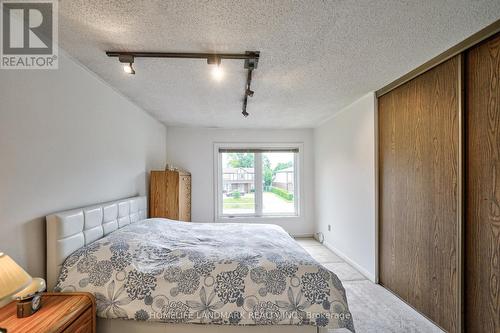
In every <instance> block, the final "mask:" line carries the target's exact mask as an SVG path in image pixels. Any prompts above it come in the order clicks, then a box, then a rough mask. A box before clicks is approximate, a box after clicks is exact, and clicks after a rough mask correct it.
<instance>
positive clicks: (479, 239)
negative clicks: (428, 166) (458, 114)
mask: <svg viewBox="0 0 500 333" xmlns="http://www.w3.org/2000/svg"><path fill="white" fill-rule="evenodd" d="M466 68H467V69H466V73H467V81H466V82H467V85H466V89H467V103H466V105H467V113H466V115H467V116H466V117H467V118H466V123H467V125H466V126H467V158H466V167H467V203H466V210H467V215H466V216H467V218H466V226H465V253H466V256H465V326H466V329H467V331H468V332H500V36H497V37H496V38H493V39H491V40H489V41H487V42H485V43H483V44H481V45H479V46H476V47H474V48H472V49H471V50H469V51H468V54H467V66H466Z"/></svg>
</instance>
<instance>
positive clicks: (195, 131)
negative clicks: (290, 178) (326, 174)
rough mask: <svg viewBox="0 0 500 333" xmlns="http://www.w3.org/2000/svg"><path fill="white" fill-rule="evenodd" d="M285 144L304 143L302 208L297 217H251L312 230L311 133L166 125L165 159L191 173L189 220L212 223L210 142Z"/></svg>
mask: <svg viewBox="0 0 500 333" xmlns="http://www.w3.org/2000/svg"><path fill="white" fill-rule="evenodd" d="M216 142H230V143H240V142H244V143H252V142H265V143H287V142H294V143H297V142H301V143H303V144H304V152H303V161H304V163H303V164H304V165H302V173H303V175H304V178H303V181H302V184H301V185H302V187H303V196H302V199H303V202H304V204H303V207H302V210H301V212H302V217H300V218H272V219H269V218H268V219H263V220H260V219H252V221H253V222H256V223H262V222H264V223H274V224H278V225H280V226H282V227H283V228H284V229H285V230H286V231H288V232H289V233H291V234H293V235H312V234H313V233H314V164H313V163H314V157H313V153H314V151H313V149H314V147H313V132H312V130H311V129H301V130H249V129H238V130H229V129H210V128H183V127H168V130H167V156H168V162H169V163H171V164H173V165H175V166H177V167H181V168H183V169H186V170H188V171H190V172H191V175H192V205H191V207H192V220H193V221H197V222H212V221H214V219H215V207H214V205H215V203H214V200H215V198H214V143H216Z"/></svg>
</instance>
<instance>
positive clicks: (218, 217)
mask: <svg viewBox="0 0 500 333" xmlns="http://www.w3.org/2000/svg"><path fill="white" fill-rule="evenodd" d="M221 148H224V149H269V150H273V149H276V150H279V149H298V150H299V152H298V153H296V154H295V159H294V182H295V184H294V187H295V188H294V205H295V213H294V214H289V213H282V214H277V213H274V214H263V212H262V205H261V203H262V192H263V191H262V189H261V188H260V186H257V185H258V184H262V155H261V154H255V160H254V170H255V179H254V182H255V214H236V215H224V214H223V201H224V199H223V193H222V192H223V191H222V190H223V185H222V184H223V179H222V178H223V174H222V168H223V166H222V155H221V154H220V153H219V149H221ZM303 156H304V144H303V143H302V142H298V143H297V142H291V143H227V142H216V143H214V198H215V200H214V203H215V207H214V211H215V221H217V222H228V221H229V220H230V221H241V222H244V221H245V220H248V221H255V220H267V219H276V218H286V219H287V220H290V221H291V220H294V219H297V218H301V217H302V213H303V212H302V207H303V206H304V203H303V200H302V198H303V195H302V189H303V186H302V180H303V174H302V165H303Z"/></svg>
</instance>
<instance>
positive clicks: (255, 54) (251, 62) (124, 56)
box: [106, 51, 260, 118]
mask: <svg viewBox="0 0 500 333" xmlns="http://www.w3.org/2000/svg"><path fill="white" fill-rule="evenodd" d="M106 55H107V56H108V57H117V58H118V60H119V61H120V62H121V63H123V64H124V66H123V69H124V71H125V72H126V73H128V74H135V69H134V67H133V63H134V59H135V58H177V59H206V60H207V64H209V65H217V66H220V64H221V62H222V59H230V60H245V64H244V68H245V69H247V70H248V74H247V80H246V84H245V93H244V96H243V108H242V114H243V116H244V117H245V118H246V117H248V116H249V113H248V112H247V104H248V97H252V96H253V95H254V92H253V91H252V90H251V89H250V84H251V83H252V72H253V71H254V70H255V69H256V68H257V64H258V63H259V57H260V52H259V51H246V52H245V53H192V52H125V51H124V52H122V51H106ZM214 73H217V78H216V79H217V80H220V78H221V75H222V73H221V71H220V69H219V70H218V71H215V72H214Z"/></svg>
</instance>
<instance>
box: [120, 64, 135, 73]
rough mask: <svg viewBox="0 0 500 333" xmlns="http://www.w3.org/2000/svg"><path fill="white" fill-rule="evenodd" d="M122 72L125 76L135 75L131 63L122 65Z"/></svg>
mask: <svg viewBox="0 0 500 333" xmlns="http://www.w3.org/2000/svg"><path fill="white" fill-rule="evenodd" d="M123 71H124V72H125V73H127V74H135V69H134V67H133V66H132V63H129V64H125V65H123Z"/></svg>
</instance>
